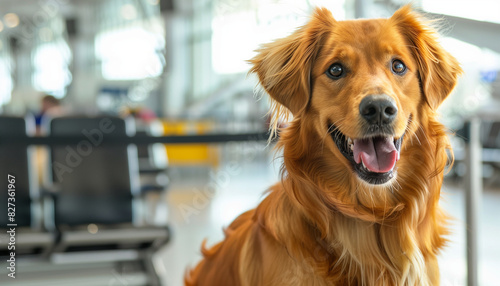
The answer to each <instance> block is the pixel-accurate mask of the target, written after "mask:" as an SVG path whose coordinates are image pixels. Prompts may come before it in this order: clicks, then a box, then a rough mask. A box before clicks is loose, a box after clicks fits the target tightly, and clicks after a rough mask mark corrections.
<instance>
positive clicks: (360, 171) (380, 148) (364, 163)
mask: <svg viewBox="0 0 500 286" xmlns="http://www.w3.org/2000/svg"><path fill="white" fill-rule="evenodd" d="M331 129H332V130H334V131H333V132H332V133H331V136H332V138H333V141H334V142H335V144H336V145H337V147H338V148H339V150H340V152H341V153H342V154H343V155H344V157H346V158H347V160H349V161H350V162H351V164H352V166H353V168H354V171H355V172H356V173H357V175H358V176H359V177H360V178H361V179H362V180H364V181H366V182H367V183H370V184H374V185H380V184H384V183H386V182H388V181H389V180H391V179H392V178H393V177H394V176H395V173H396V170H395V167H396V162H397V161H398V160H399V158H400V153H401V144H402V141H403V137H404V134H403V135H402V136H401V137H400V138H398V139H395V138H394V137H393V136H385V135H383V136H382V135H381V136H372V137H367V138H360V139H351V138H349V137H347V136H345V135H344V134H343V133H342V132H340V131H339V130H338V128H336V127H335V126H331Z"/></svg>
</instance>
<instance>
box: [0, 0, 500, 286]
mask: <svg viewBox="0 0 500 286" xmlns="http://www.w3.org/2000/svg"><path fill="white" fill-rule="evenodd" d="M407 2H408V1H406V0H308V1H298V0H266V1H264V0H251V1H236V0H183V1H181V0H102V1H100V0H23V1H17V0H0V171H1V176H2V177H1V178H0V186H2V187H0V188H1V189H2V194H1V195H0V203H1V206H0V211H1V214H0V216H1V217H0V223H1V224H0V229H1V233H0V246H1V249H0V256H1V258H2V259H1V261H0V266H1V267H0V281H1V283H0V284H2V285H176V286H177V285H182V277H183V274H184V273H185V271H186V268H187V267H188V266H193V265H195V263H196V262H197V261H198V260H199V259H200V257H201V256H200V251H199V248H200V244H201V242H202V240H203V239H204V238H206V239H207V240H208V244H209V245H210V244H213V243H215V242H217V241H218V240H220V239H222V237H223V234H222V228H223V227H224V226H227V225H228V224H229V223H230V222H231V221H232V220H233V219H234V218H235V217H236V216H237V215H238V214H240V213H242V212H243V211H245V210H248V209H251V208H253V207H255V206H256V205H257V204H258V202H259V201H260V200H261V199H262V194H263V192H264V191H265V190H266V189H267V188H268V187H269V186H270V185H271V184H273V183H274V182H276V181H277V180H279V167H280V165H281V160H280V158H279V155H275V153H274V151H273V148H272V147H273V144H272V143H271V144H268V143H267V137H266V136H265V132H266V130H267V128H268V123H269V120H268V118H267V116H266V113H267V111H268V109H269V101H268V99H267V98H266V96H262V94H259V93H258V92H256V88H255V87H256V86H257V81H256V78H255V76H253V75H247V72H248V70H249V65H248V64H247V62H246V60H248V59H250V58H252V57H253V55H254V54H255V52H254V50H255V49H256V48H258V46H259V45H260V44H262V43H266V42H269V41H271V40H273V39H276V38H281V37H284V36H286V35H288V34H290V33H291V32H293V31H294V29H295V28H297V27H298V26H300V25H302V24H304V23H305V22H306V21H307V19H308V16H309V15H310V13H311V11H312V10H313V8H314V7H316V6H322V7H326V8H329V9H330V10H331V11H332V13H333V15H334V17H335V18H336V19H337V20H345V19H354V18H373V17H389V16H390V15H392V13H393V12H394V11H395V10H396V9H398V8H399V7H401V6H402V5H404V4H406V3H407ZM412 3H413V4H414V6H415V7H417V8H418V9H421V10H422V11H424V12H426V13H428V16H429V17H430V18H432V19H441V20H442V23H441V27H442V30H441V31H440V32H441V34H442V35H443V38H442V39H441V43H442V45H443V46H444V47H445V48H446V49H447V50H448V51H450V52H451V53H452V54H453V55H454V56H455V57H456V58H457V59H458V60H459V61H460V62H461V64H462V68H463V69H464V71H465V75H464V76H463V77H461V78H460V81H459V84H458V86H457V88H456V89H455V91H454V92H453V94H452V95H451V96H450V98H449V99H448V100H447V101H446V102H445V104H444V105H443V106H442V107H441V110H440V112H441V114H442V121H443V123H445V124H446V125H447V126H448V127H449V128H450V130H452V132H456V133H457V134H456V136H454V137H453V139H452V141H453V147H454V149H455V153H456V163H455V165H454V167H453V168H452V169H451V170H450V172H449V173H448V174H447V176H446V182H445V185H444V187H443V200H442V205H443V206H444V208H445V209H446V210H447V211H448V212H449V213H450V214H451V216H452V217H453V220H452V221H451V233H450V235H449V239H450V242H449V246H448V247H447V248H446V250H445V251H444V252H443V253H442V255H441V256H440V267H441V273H442V277H441V280H442V285H499V284H498V283H499V282H498V281H500V273H499V272H498V269H500V245H499V244H498V242H497V240H496V238H497V237H499V236H500V225H499V223H498V221H497V220H496V219H495V218H497V217H498V216H500V208H499V206H500V79H499V70H500V55H499V53H500V18H499V17H498V12H499V11H500V2H498V1H495V0H476V1H471V0H460V1H452V0H436V1H433V0H415V1H412ZM471 118H476V119H477V120H476V121H474V122H476V123H478V124H479V126H480V129H479V132H476V133H477V134H476V133H474V132H473V131H471V130H470V129H469V128H468V127H469V126H470V124H469V123H470V122H471ZM221 134H222V135H224V134H225V135H227V134H229V135H238V134H247V135H248V134H250V135H248V136H246V137H245V138H246V139H245V140H232V139H231V138H233V137H224V136H220V137H217V136H216V137H214V138H215V139H214V141H216V142H212V143H204V142H202V141H200V140H197V139H196V138H197V137H199V138H201V137H202V136H204V135H221ZM474 134H475V137H470V136H469V135H474ZM170 135H189V136H191V137H190V138H192V139H190V140H192V142H183V143H176V144H159V143H156V144H152V143H151V144H117V143H116V142H117V141H119V140H120V138H122V139H123V138H125V137H134V136H135V137H137V136H143V138H150V137H159V138H161V137H166V136H170ZM58 136H59V137H65V136H66V137H71V136H73V137H74V138H80V140H76V141H75V140H74V141H71V142H69V141H68V142H66V141H60V139H59V141H58V140H57V139H54V140H53V141H51V139H50V138H51V137H54V138H57V137H58ZM78 136H79V137H78ZM11 138H17V139H16V140H17V141H16V140H13V141H12V140H11ZM33 138H41V139H40V140H41V141H38V143H36V142H35V141H33ZM43 138H45V139H46V140H45V141H43ZM113 138H114V139H113ZM471 138H472V139H471ZM469 139H470V140H469ZM30 140H31V141H30ZM474 140H475V141H474ZM9 141H12V142H10V143H9ZM472 141H474V142H478V144H480V145H481V146H482V147H483V148H481V149H478V150H479V151H478V152H479V153H477V154H478V155H477V156H476V157H477V158H479V159H478V160H479V161H478V163H477V164H478V165H477V166H479V167H478V168H479V169H480V170H481V172H480V173H478V174H476V173H474V174H470V171H468V170H469V169H470V168H469V167H470V164H469V163H470V161H467V160H469V159H468V158H469V157H467V146H469V144H468V143H470V142H472ZM26 142H28V143H26ZM467 162H469V163H467ZM9 175H10V176H12V177H10V176H9ZM472 175H474V176H479V178H480V180H479V181H474V179H471V176H472ZM4 178H7V179H4ZM11 179H14V181H11ZM471 181H474V182H475V183H476V184H475V185H474V186H476V189H474V194H476V197H475V198H476V200H474V202H477V204H474V206H473V207H472V213H473V215H474V216H475V218H476V220H477V221H478V224H477V225H474V226H470V225H467V223H466V213H467V212H466V202H468V201H469V198H470V195H471V194H470V190H469V193H468V191H467V190H468V187H467V186H469V185H471V183H470V182H471ZM3 185H5V187H4V186H3ZM13 189H15V192H16V193H15V194H14V193H13V192H12V191H11V190H13ZM14 196H15V198H16V200H15V216H14V215H11V214H12V213H13V212H14V211H13V210H11V209H9V208H8V207H7V206H8V202H11V201H12V202H13V200H8V199H9V198H11V197H14ZM9 207H11V206H9ZM12 207H13V206H12ZM12 216H14V219H13V220H10V218H11V217H12ZM12 223H15V224H16V235H17V236H16V256H15V263H14V265H15V266H14V270H15V276H16V278H15V279H12V278H11V277H9V276H8V274H11V273H12V272H13V271H12V269H10V267H13V266H12V260H11V259H12V255H11V253H10V252H11V251H8V249H9V248H8V247H9V243H10V242H12V238H11V236H12V235H11V234H9V233H8V231H9V230H10V229H11V228H10V227H11V226H10V224H12ZM467 229H472V230H473V233H475V234H476V235H477V237H475V238H476V239H477V241H476V244H475V245H477V253H478V256H477V259H478V260H477V261H478V264H477V265H478V267H477V275H476V276H477V277H476V279H477V281H478V284H471V283H472V282H470V280H469V282H468V280H467V258H466V253H467V252H466V249H467V248H469V249H470V246H469V247H467V246H466V230H467ZM9 250H10V249H9ZM9 259H10V261H9ZM469 276H470V275H469Z"/></svg>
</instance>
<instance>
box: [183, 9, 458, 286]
mask: <svg viewBox="0 0 500 286" xmlns="http://www.w3.org/2000/svg"><path fill="white" fill-rule="evenodd" d="M250 62H251V64H252V69H251V72H253V73H255V74H257V76H258V78H259V81H260V84H261V85H262V87H263V88H264V90H265V91H266V92H267V93H268V94H269V95H270V97H271V98H272V100H273V102H274V108H273V113H274V119H275V120H274V121H275V123H276V122H277V121H278V120H279V119H280V118H283V117H284V116H286V114H289V113H291V117H290V122H289V123H288V126H287V127H286V128H283V129H282V130H280V131H279V137H280V139H279V142H278V148H281V149H282V150H283V160H284V163H283V167H282V180H281V182H280V183H278V184H277V185H275V186H273V187H272V188H271V189H270V190H269V193H268V195H267V197H265V199H264V200H263V201H262V202H261V203H260V205H259V206H258V207H257V208H256V209H253V210H250V211H247V212H245V213H243V214H242V215H240V216H239V217H238V218H237V219H236V220H235V221H234V222H232V223H231V225H230V226H229V227H228V228H227V229H226V230H225V239H224V240H223V241H222V242H220V243H218V244H216V245H215V246H213V247H211V248H206V247H205V243H204V244H203V246H202V253H203V256H204V258H203V260H202V261H201V262H200V263H199V264H198V265H197V266H196V267H195V268H194V269H192V270H190V271H189V272H188V273H187V274H186V277H185V284H186V285H216V286H221V285H230V286H239V285H241V286H253V285H259V286H263V285H265V286H276V285H308V286H320V285H418V286H421V285H431V286H435V285H439V268H438V262H437V259H436V256H437V255H438V253H439V251H440V250H441V249H442V248H443V246H444V245H445V242H446V239H445V238H444V237H443V236H444V235H446V233H447V231H446V215H445V214H444V213H443V211H442V210H441V209H440V207H439V203H438V202H439V198H440V189H441V184H442V181H443V173H444V170H445V168H446V165H447V164H448V162H449V161H451V160H448V156H447V152H446V150H447V149H450V145H449V141H448V139H447V135H446V128H445V127H444V126H443V125H442V124H440V123H439V122H438V120H437V113H436V109H437V108H438V106H439V105H440V104H441V102H442V101H443V100H444V99H445V98H446V97H447V96H448V95H449V94H450V92H451V90H452V89H453V88H454V86H455V84H456V81H457V77H458V76H459V75H460V74H461V73H462V70H461V68H460V66H459V64H458V62H457V61H456V59H455V58H454V57H453V56H451V55H450V54H449V53H448V52H446V51H445V50H444V49H443V48H442V47H441V46H440V44H439V43H438V41H437V34H436V32H435V31H434V30H433V29H432V28H431V27H430V26H429V24H428V21H426V20H424V19H423V17H422V16H421V15H420V14H418V13H417V12H415V11H413V10H412V8H411V7H409V6H405V7H403V8H401V9H399V10H398V11H396V12H395V14H394V15H393V16H392V17H390V18H388V19H367V20H366V19H362V20H352V21H336V20H335V19H334V18H333V17H332V14H331V12H329V11H328V10H326V9H316V10H315V12H314V14H313V15H312V17H311V19H310V20H309V22H308V23H307V24H306V25H304V26H303V27H301V28H299V29H298V30H296V31H295V32H294V33H293V34H291V35H290V36H288V37H286V38H282V39H279V40H276V41H274V42H272V43H269V44H266V45H264V46H263V47H262V48H260V49H259V50H258V54H257V56H255V57H254V58H253V59H252V60H251V61H250ZM292 117H293V118H292ZM275 126H276V125H275ZM275 131H276V130H275Z"/></svg>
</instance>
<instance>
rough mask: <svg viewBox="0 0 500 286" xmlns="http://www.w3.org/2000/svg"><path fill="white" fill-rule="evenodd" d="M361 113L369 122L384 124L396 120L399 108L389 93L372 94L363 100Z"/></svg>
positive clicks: (360, 105)
mask: <svg viewBox="0 0 500 286" xmlns="http://www.w3.org/2000/svg"><path fill="white" fill-rule="evenodd" d="M359 113H360V114H361V116H362V117H363V118H364V119H365V120H366V121H368V123H369V124H373V125H384V124H389V123H392V122H393V121H394V119H395V118H396V114H397V113H398V108H397V107H396V104H395V103H394V100H392V99H391V98H390V97H389V96H387V95H370V96H367V97H365V98H363V100H361V103H360V104H359Z"/></svg>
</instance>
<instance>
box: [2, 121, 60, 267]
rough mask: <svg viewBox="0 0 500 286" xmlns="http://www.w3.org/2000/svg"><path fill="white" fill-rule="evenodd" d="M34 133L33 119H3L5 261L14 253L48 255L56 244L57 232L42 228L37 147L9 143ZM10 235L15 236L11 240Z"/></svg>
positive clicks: (3, 230)
mask: <svg viewBox="0 0 500 286" xmlns="http://www.w3.org/2000/svg"><path fill="white" fill-rule="evenodd" d="M34 132H35V122H34V118H32V117H29V116H28V117H26V118H22V117H11V116H0V138H1V140H4V141H5V144H1V145H0V178H1V179H0V180H1V182H2V185H3V187H4V188H3V191H2V192H0V231H1V233H2V236H5V239H0V257H1V259H2V261H3V260H4V258H5V257H9V256H10V253H11V252H13V251H11V250H15V251H14V252H15V254H16V255H24V256H30V257H31V258H35V257H41V256H45V255H47V254H48V253H49V251H50V249H51V248H52V247H53V244H54V241H55V239H54V238H55V233H54V232H48V231H46V230H45V229H44V228H43V225H42V204H41V202H42V200H41V199H42V198H41V194H40V188H39V185H38V180H37V178H36V173H35V170H34V155H35V154H34V153H35V147H34V146H29V147H27V146H26V145H18V144H9V142H8V141H9V138H11V137H13V136H15V137H27V136H30V135H33V134H34ZM9 186H10V187H9ZM6 188H7V189H6ZM7 231H9V233H8V232H7ZM11 233H12V234H13V235H12V236H14V234H15V237H13V238H12V239H11ZM9 243H10V244H9ZM14 243H15V244H14ZM9 246H10V247H9ZM12 246H14V247H15V249H14V247H12Z"/></svg>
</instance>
